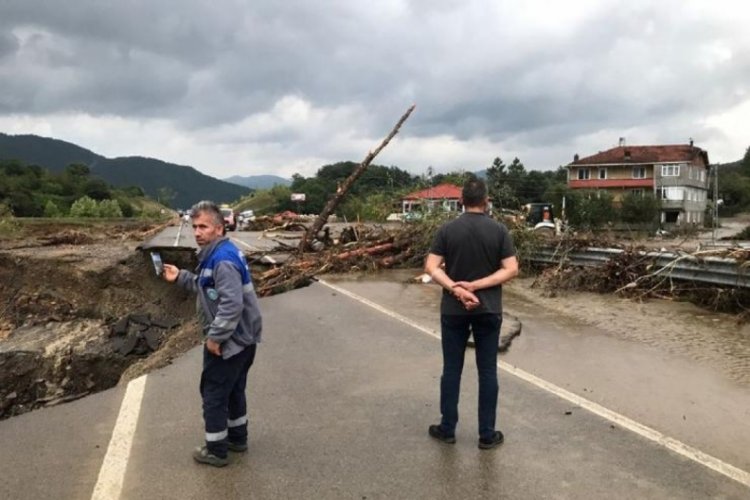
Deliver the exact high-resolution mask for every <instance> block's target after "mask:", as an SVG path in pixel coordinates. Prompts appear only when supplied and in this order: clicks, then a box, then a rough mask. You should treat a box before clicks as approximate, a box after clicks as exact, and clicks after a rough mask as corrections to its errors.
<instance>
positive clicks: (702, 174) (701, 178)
mask: <svg viewBox="0 0 750 500" xmlns="http://www.w3.org/2000/svg"><path fill="white" fill-rule="evenodd" d="M700 180H701V182H706V171H705V170H701V171H700Z"/></svg>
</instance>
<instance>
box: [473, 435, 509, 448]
mask: <svg viewBox="0 0 750 500" xmlns="http://www.w3.org/2000/svg"><path fill="white" fill-rule="evenodd" d="M503 440H505V437H503V433H502V432H500V431H495V433H494V434H493V435H492V437H491V438H479V449H480V450H489V449H491V448H494V447H495V446H499V445H501V444H503Z"/></svg>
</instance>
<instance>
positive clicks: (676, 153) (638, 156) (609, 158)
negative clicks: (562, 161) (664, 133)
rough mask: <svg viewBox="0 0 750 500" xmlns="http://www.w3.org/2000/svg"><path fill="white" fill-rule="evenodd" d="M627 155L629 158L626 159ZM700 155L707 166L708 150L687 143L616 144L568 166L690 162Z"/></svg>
mask: <svg viewBox="0 0 750 500" xmlns="http://www.w3.org/2000/svg"><path fill="white" fill-rule="evenodd" d="M628 155H629V159H628ZM699 156H700V157H702V158H703V161H704V162H705V164H706V166H708V152H706V151H704V150H702V149H701V148H699V147H695V146H691V145H689V144H673V145H668V146H618V147H616V148H612V149H608V150H607V151H601V152H599V153H597V154H595V155H591V156H586V157H584V158H579V159H578V160H575V161H573V162H572V163H570V164H569V165H568V166H569V167H572V166H577V165H612V164H624V163H666V162H690V161H693V160H694V159H695V158H697V157H699Z"/></svg>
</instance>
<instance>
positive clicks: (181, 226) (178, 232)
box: [172, 221, 185, 247]
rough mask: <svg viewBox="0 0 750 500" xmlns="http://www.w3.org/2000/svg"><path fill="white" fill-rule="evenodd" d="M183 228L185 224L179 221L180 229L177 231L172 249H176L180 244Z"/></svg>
mask: <svg viewBox="0 0 750 500" xmlns="http://www.w3.org/2000/svg"><path fill="white" fill-rule="evenodd" d="M184 226H185V222H184V221H180V228H179V229H178V230H177V238H175V240H174V245H172V246H173V247H176V246H178V245H179V244H180V236H182V228H183V227H184Z"/></svg>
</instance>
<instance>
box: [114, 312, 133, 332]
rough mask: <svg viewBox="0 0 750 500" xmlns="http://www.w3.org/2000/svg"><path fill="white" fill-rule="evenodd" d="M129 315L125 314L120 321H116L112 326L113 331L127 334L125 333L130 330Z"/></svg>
mask: <svg viewBox="0 0 750 500" xmlns="http://www.w3.org/2000/svg"><path fill="white" fill-rule="evenodd" d="M128 321H129V319H128V317H127V316H125V317H124V318H122V319H121V320H120V321H118V322H117V323H115V325H114V326H113V327H112V333H114V334H115V335H125V333H126V332H127V331H128Z"/></svg>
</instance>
